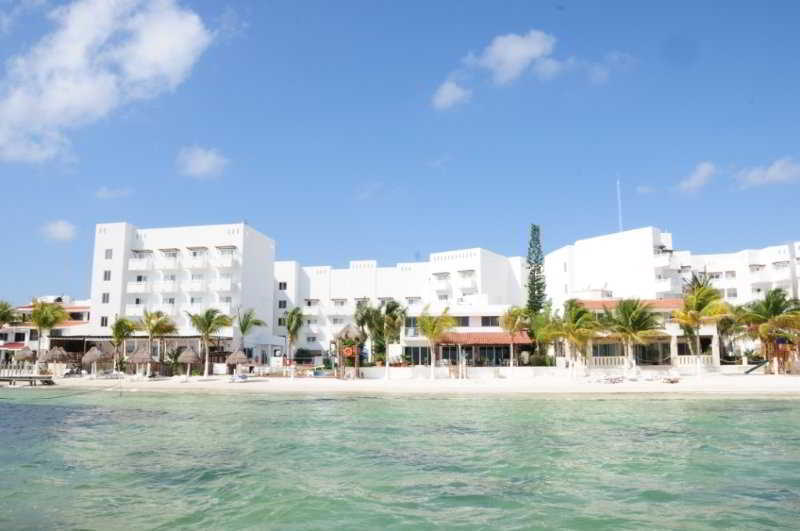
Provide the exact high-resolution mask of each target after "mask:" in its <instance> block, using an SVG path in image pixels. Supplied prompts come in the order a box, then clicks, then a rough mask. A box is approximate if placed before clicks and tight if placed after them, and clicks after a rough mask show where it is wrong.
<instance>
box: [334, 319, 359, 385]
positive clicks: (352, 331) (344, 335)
mask: <svg viewBox="0 0 800 531" xmlns="http://www.w3.org/2000/svg"><path fill="white" fill-rule="evenodd" d="M334 339H335V340H336V353H337V357H338V358H339V372H340V373H341V376H340V377H342V378H343V377H344V357H343V355H342V354H343V353H342V342H344V341H353V342H355V343H356V347H355V348H354V349H353V352H354V355H355V356H356V360H358V356H359V352H358V343H359V342H360V341H363V339H364V335H363V334H362V333H361V329H360V328H358V327H357V326H356V325H354V324H352V323H350V324H348V325H347V326H345V327H344V328H342V329H341V330H339V332H338V333H337V334H336V335H335V336H334ZM348 357H350V356H349V355H348ZM354 365H355V367H356V378H358V361H356V363H354Z"/></svg>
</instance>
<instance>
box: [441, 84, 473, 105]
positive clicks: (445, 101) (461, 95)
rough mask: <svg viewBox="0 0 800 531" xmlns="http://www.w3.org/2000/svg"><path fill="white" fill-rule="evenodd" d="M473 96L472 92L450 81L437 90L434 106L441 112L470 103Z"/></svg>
mask: <svg viewBox="0 0 800 531" xmlns="http://www.w3.org/2000/svg"><path fill="white" fill-rule="evenodd" d="M471 94H472V92H471V91H470V90H468V89H465V88H463V87H462V86H461V85H459V84H458V83H456V82H455V81H450V80H448V81H445V82H444V83H442V84H441V85H439V88H437V89H436V93H435V94H434V95H433V101H432V104H433V106H434V108H436V109H439V110H442V109H449V108H450V107H452V106H453V105H457V104H459V103H464V102H466V101H469V98H470V96H471Z"/></svg>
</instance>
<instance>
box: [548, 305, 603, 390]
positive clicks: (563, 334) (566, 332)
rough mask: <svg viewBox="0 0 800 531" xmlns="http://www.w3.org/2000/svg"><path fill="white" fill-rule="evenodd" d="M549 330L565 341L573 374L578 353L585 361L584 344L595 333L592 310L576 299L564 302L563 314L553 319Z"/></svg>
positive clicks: (595, 325)
mask: <svg viewBox="0 0 800 531" xmlns="http://www.w3.org/2000/svg"><path fill="white" fill-rule="evenodd" d="M550 328H551V329H550V332H551V333H552V334H553V336H554V337H558V338H561V339H563V340H564V341H566V342H567V345H568V346H569V353H570V356H569V357H570V359H571V363H570V372H572V373H573V375H574V368H575V363H576V362H577V361H578V355H580V356H581V358H582V359H583V360H584V362H585V361H586V345H587V344H588V343H589V340H590V339H592V338H593V337H595V335H597V330H598V323H597V319H595V316H594V314H593V313H592V312H590V311H589V310H587V309H586V307H585V306H583V304H581V303H580V302H579V301H577V300H576V299H570V300H568V301H566V302H565V303H564V315H563V316H558V317H556V318H554V319H553V322H552V324H551V325H550Z"/></svg>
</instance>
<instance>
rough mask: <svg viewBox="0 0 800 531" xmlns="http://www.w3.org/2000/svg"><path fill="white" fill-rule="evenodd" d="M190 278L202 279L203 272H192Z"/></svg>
mask: <svg viewBox="0 0 800 531" xmlns="http://www.w3.org/2000/svg"><path fill="white" fill-rule="evenodd" d="M192 280H203V273H192Z"/></svg>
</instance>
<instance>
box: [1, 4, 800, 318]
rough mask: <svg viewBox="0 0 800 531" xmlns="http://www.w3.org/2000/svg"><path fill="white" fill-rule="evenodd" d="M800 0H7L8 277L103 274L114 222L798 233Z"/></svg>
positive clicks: (401, 249) (399, 251)
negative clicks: (95, 237)
mask: <svg viewBox="0 0 800 531" xmlns="http://www.w3.org/2000/svg"><path fill="white" fill-rule="evenodd" d="M797 20H800V4H798V3H796V2H751V3H749V5H746V4H745V3H743V2H742V3H731V2H713V3H704V2H671V3H666V2H665V3H662V5H654V3H651V2H646V3H643V2H602V3H601V2H570V1H560V2H559V1H556V2H548V3H544V2H538V3H533V2H527V1H522V2H510V1H509V2H499V3H498V2H389V1H385V2H374V1H370V2H366V1H364V2H326V1H323V2H311V1H306V2H290V1H285V2H260V1H248V0H241V1H237V2H231V3H229V4H224V3H222V2H218V1H213V2H212V1H205V2H187V1H181V2H178V1H173V0H129V3H128V4H124V3H123V4H117V7H115V8H113V9H110V8H109V4H107V3H106V2H103V1H101V0H80V1H76V2H65V3H59V2H53V1H47V0H0V56H2V59H3V62H4V65H5V66H4V67H3V70H2V73H1V74H0V75H2V81H0V183H2V184H3V189H4V191H5V194H4V196H5V201H4V203H3V213H4V217H5V223H4V225H5V227H6V231H5V232H6V234H5V236H4V238H3V241H4V246H3V247H4V250H5V256H4V258H3V260H2V265H0V272H2V278H3V279H4V282H3V285H2V289H0V298H2V299H8V300H11V301H13V302H15V303H20V302H24V301H26V300H28V299H29V298H30V297H31V296H34V295H37V294H44V293H68V294H73V295H75V296H79V297H81V296H86V295H87V294H88V290H89V272H90V267H91V264H90V253H91V247H92V234H93V226H94V224H95V223H98V222H109V221H123V220H126V221H130V222H131V223H134V224H136V225H139V226H141V227H156V226H171V225H191V224H211V223H226V222H235V221H240V220H242V219H246V220H247V222H248V223H249V224H250V225H252V226H254V227H255V228H257V229H259V230H261V231H262V232H264V233H266V234H268V235H269V236H271V237H272V238H274V239H275V240H276V241H277V242H278V255H279V258H281V259H296V260H299V261H300V262H301V263H304V264H308V265H313V264H333V265H344V264H346V262H347V261H348V260H350V259H365V258H375V259H378V260H379V262H380V263H382V264H391V263H394V262H397V261H409V260H414V259H417V258H420V257H422V258H424V257H425V256H426V255H427V254H428V253H429V252H432V251H438V250H446V249H453V248H463V247H478V246H480V247H486V248H489V249H492V250H495V251H497V252H501V253H504V254H524V252H525V250H526V246H527V231H528V225H529V224H530V223H531V222H535V223H539V224H540V225H541V226H542V231H543V239H544V246H545V250H550V249H554V248H557V247H559V246H561V245H564V244H567V243H570V242H572V241H574V240H575V239H578V238H582V237H588V236H592V235H598V234H603V233H607V232H612V231H614V230H616V226H617V221H616V220H617V217H616V191H615V181H616V179H617V176H619V178H620V179H621V181H622V193H623V202H624V223H625V226H626V227H628V228H633V227H637V226H645V225H655V226H658V227H661V228H663V229H666V230H670V231H672V233H673V236H674V242H675V245H676V248H685V249H691V250H693V251H695V252H713V251H727V250H738V249H741V248H746V247H759V246H765V245H770V244H776V243H782V242H785V241H787V240H789V239H797V238H799V237H800V234H798V229H797V227H798V224H797V222H796V219H797V214H796V211H797V205H798V198H800V146H799V145H798V139H799V138H800V106H798V99H797V87H798V86H800V68H798V67H800V53H798V50H800V34H798V32H797V31H796V21H797Z"/></svg>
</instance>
